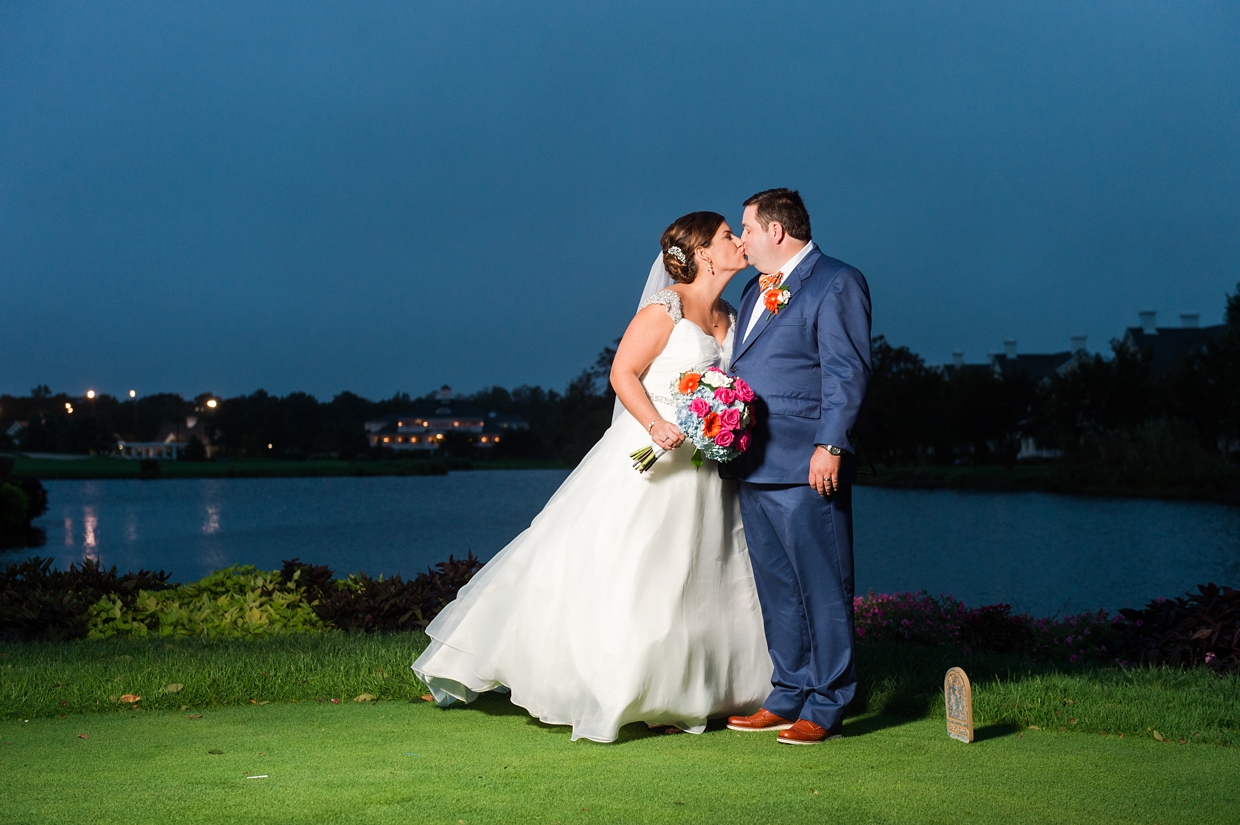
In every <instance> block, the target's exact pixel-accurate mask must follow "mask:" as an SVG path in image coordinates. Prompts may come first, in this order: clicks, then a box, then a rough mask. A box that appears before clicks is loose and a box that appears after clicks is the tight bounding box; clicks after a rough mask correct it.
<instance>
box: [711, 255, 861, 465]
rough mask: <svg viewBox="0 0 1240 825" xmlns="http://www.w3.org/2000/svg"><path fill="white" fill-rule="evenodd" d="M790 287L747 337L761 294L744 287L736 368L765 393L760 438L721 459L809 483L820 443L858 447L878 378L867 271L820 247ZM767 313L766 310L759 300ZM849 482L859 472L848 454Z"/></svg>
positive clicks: (760, 397) (790, 278)
mask: <svg viewBox="0 0 1240 825" xmlns="http://www.w3.org/2000/svg"><path fill="white" fill-rule="evenodd" d="M784 288H785V289H787V290H788V292H790V293H791V297H790V298H789V299H788V304H787V306H785V307H784V308H783V309H782V310H780V311H779V313H778V314H776V315H770V316H769V317H766V318H761V317H760V318H759V319H758V323H757V326H755V327H754V329H753V332H752V333H751V334H750V335H748V336H746V337H745V338H743V339H742V338H741V337H740V336H742V335H744V332H745V330H746V329H747V328H748V326H749V319H750V317H751V316H752V314H753V312H754V305H755V303H756V302H757V300H758V279H757V278H754V279H753V280H752V281H750V282H749V283H748V284H746V285H745V291H744V294H743V295H742V296H741V310H740V317H739V318H737V321H736V333H735V336H734V340H735V343H734V344H733V352H732V362H731V366H730V368H729V369H730V371H731V372H732V373H733V374H735V375H739V376H740V377H741V378H743V379H744V380H745V381H746V382H747V383H748V384H749V385H750V386H751V387H752V388H753V391H754V393H755V395H756V396H757V398H756V399H755V402H754V412H755V414H756V419H757V420H756V423H755V425H754V431H753V441H752V444H751V446H750V448H749V450H748V452H746V453H745V454H744V455H742V456H740V457H739V458H737V459H735V460H734V461H731V462H729V463H728V464H723V465H720V466H721V469H722V470H723V472H724V473H726V474H727V475H731V476H735V477H736V478H740V479H743V480H745V481H749V482H753V483H756V484H806V483H808V479H809V460H810V456H811V454H812V453H813V451H814V445H815V444H832V445H834V446H836V447H842V448H844V449H847V450H853V449H854V446H853V441H852V434H853V429H854V428H855V427H856V425H857V416H858V414H859V413H860V412H861V404H862V402H863V401H864V400H865V393H866V389H867V388H868V387H869V383H870V372H871V368H870V288H869V285H868V284H867V283H866V281H865V276H863V275H862V274H861V273H860V272H858V271H857V270H856V269H855V268H853V267H851V266H849V265H848V264H846V263H844V262H843V261H837V260H836V259H835V258H830V257H828V256H826V255H824V254H822V251H821V250H819V249H818V248H817V247H815V248H814V249H812V250H811V251H810V252H809V254H807V255H806V256H805V258H804V259H803V260H802V261H801V263H800V264H798V265H797V267H796V268H795V269H794V270H793V271H792V272H790V273H788V275H787V277H786V278H785V279H784ZM758 311H759V312H762V313H763V314H764V315H765V314H766V311H765V310H763V309H761V308H759V310H758ZM842 475H843V479H842V480H843V481H847V482H851V481H854V480H855V479H856V460H855V458H854V456H853V455H846V456H845V462H844V466H843V473H842Z"/></svg>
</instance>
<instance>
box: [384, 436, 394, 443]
mask: <svg viewBox="0 0 1240 825" xmlns="http://www.w3.org/2000/svg"><path fill="white" fill-rule="evenodd" d="M391 440H392V439H390V438H388V437H387V436H386V435H385V436H383V443H384V444H387V443H388V442H389V441H391Z"/></svg>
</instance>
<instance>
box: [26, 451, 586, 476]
mask: <svg viewBox="0 0 1240 825" xmlns="http://www.w3.org/2000/svg"><path fill="white" fill-rule="evenodd" d="M559 469H571V468H570V467H569V466H568V465H567V464H565V463H564V462H561V461H556V460H551V459H548V460H544V459H534V458H499V459H469V458H412V459H403V458H380V459H367V460H353V461H347V460H344V459H331V458H329V459H317V458H313V459H306V460H304V461H295V460H289V459H279V458H237V459H232V458H220V459H215V460H210V461H183V460H178V461H135V460H132V459H123V458H110V457H103V456H80V457H78V456H74V457H65V458H32V457H27V456H24V455H21V454H17V455H16V456H15V458H14V462H13V470H12V474H13V477H14V478H37V479H39V480H41V481H60V480H68V479H81V480H88V479H125V478H131V479H148V480H153V479H161V478H314V477H318V476H435V475H446V474H447V473H448V472H450V471H451V472H458V471H464V470H559Z"/></svg>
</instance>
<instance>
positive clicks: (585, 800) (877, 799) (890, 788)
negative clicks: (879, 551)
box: [0, 633, 1240, 825]
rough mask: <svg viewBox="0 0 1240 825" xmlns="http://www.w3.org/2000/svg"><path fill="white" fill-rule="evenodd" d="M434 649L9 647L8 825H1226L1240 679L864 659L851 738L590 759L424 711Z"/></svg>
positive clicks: (747, 740)
mask: <svg viewBox="0 0 1240 825" xmlns="http://www.w3.org/2000/svg"><path fill="white" fill-rule="evenodd" d="M425 643H426V637H425V636H423V635H422V634H416V633H411V634H388V635H379V634H376V635H368V636H363V635H347V634H343V633H330V634H321V635H316V636H300V637H276V638H270V639H260V640H216V641H211V640H207V641H203V640H198V639H183V640H176V641H167V640H162V639H143V640H108V641H85V640H83V641H77V642H69V643H62V644H55V643H42V644H40V643H29V644H13V643H0V771H2V772H3V773H2V774H0V775H3V776H4V779H5V781H6V792H5V793H4V794H3V795H0V822H4V823H56V822H64V823H92V822H118V823H120V822H124V823H131V822H132V823H144V822H151V823H161V825H162V824H163V823H180V822H210V823H225V822H245V823H263V822H272V823H285V822H287V823H297V822H315V823H319V822H323V823H330V822H366V823H372V822H373V823H385V822H393V823H396V822H399V823H420V822H436V823H437V822H442V823H447V824H448V825H451V823H458V825H459V823H460V822H466V823H475V822H543V823H548V824H549V825H550V823H555V822H560V823H569V822H620V823H631V822H664V821H666V822H710V823H718V822H744V823H748V822H772V823H787V822H837V821H838V822H871V821H873V822H902V823H903V822H956V821H958V820H959V821H965V822H968V821H978V822H994V821H1002V822H1036V823H1043V822H1072V823H1076V822H1150V823H1154V822H1157V823H1171V822H1186V823H1188V822H1191V823H1200V822H1210V823H1214V822H1240V781H1238V779H1240V748H1237V747H1234V745H1237V744H1240V677H1237V676H1235V675H1232V676H1228V677H1218V676H1215V675H1214V674H1212V673H1210V672H1208V671H1205V670H1196V671H1187V672H1183V671H1173V670H1167V669H1133V670H1121V669H1118V668H1079V669H1076V670H1071V671H1067V670H1060V669H1056V668H1053V667H1050V666H1044V667H1040V668H1035V667H1032V666H1029V665H1027V664H1022V663H1021V661H1020V660H1019V659H1017V658H1015V657H999V656H981V655H976V654H975V655H972V656H965V655H962V654H959V653H955V652H952V651H949V650H945V649H941V648H925V647H920V646H916V645H908V644H893V643H883V644H875V643H872V642H871V643H862V644H861V645H860V648H859V654H858V657H859V662H860V664H861V673H862V684H861V689H860V692H859V696H858V701H857V703H856V704H857V709H858V713H857V715H854V716H852V717H850V718H849V719H848V720H847V721H846V722H845V728H844V730H845V734H846V737H845V738H844V739H843V740H840V741H836V742H830V743H827V744H824V745H821V746H817V747H812V748H794V747H789V746H780V745H777V744H776V743H775V741H774V737H773V735H765V734H744V735H741V734H736V733H732V732H730V731H727V730H723V729H717V726H716V729H713V730H711V731H708V732H707V733H706V734H703V735H701V736H688V735H681V736H653V735H649V734H648V733H647V732H646V731H645V730H644V728H643V727H642V726H640V725H635V726H630V727H628V728H626V729H625V730H624V731H623V736H622V739H621V741H619V742H617V743H614V744H611V745H599V744H595V743H590V742H585V741H582V742H570V741H569V733H568V730H567V729H565V728H554V727H548V726H544V725H541V724H539V723H537V722H535V721H533V720H531V719H530V718H529V717H528V716H527V715H526V714H525V713H524V711H522V710H521V709H519V708H515V707H513V706H512V705H511V704H509V703H508V702H507V701H506V700H504V699H503V698H502V697H485V698H484V699H482V700H480V701H479V702H478V703H476V704H474V705H472V706H468V707H458V708H451V709H448V710H446V711H445V710H440V709H438V708H436V707H434V706H433V705H430V704H428V703H426V702H423V701H421V700H420V699H419V697H420V696H421V694H422V693H423V692H424V691H425V687H424V686H423V685H422V684H421V683H420V682H419V681H418V680H417V679H416V678H414V677H413V675H412V674H411V672H410V670H409V663H410V662H411V661H412V660H413V658H414V657H415V656H416V655H417V653H418V651H420V650H421V649H422V647H423V646H424V645H425ZM949 664H961V665H963V666H964V667H965V668H966V669H967V670H968V671H969V672H970V674H971V675H972V676H973V679H974V686H975V718H976V719H977V723H978V726H979V736H978V741H977V742H975V743H974V744H972V745H964V744H962V743H959V742H955V741H953V740H950V739H948V738H947V736H946V732H945V728H944V723H943V720H942V713H943V707H942V696H941V693H940V689H941V685H942V678H943V672H944V670H945V669H946V666H948V665H949ZM363 693H367V694H370V695H372V696H375V697H377V699H378V700H377V701H367V702H360V703H359V702H357V701H354V700H355V699H356V698H358V697H359V695H360V694H363ZM123 694H135V695H138V696H141V697H142V698H141V699H140V700H139V701H138V702H137V704H136V707H135V709H131V708H130V705H129V704H128V703H127V702H123V701H118V699H119V697H120V696H121V695H123ZM333 699H335V700H337V702H333V701H332V700H333ZM1103 731H1105V734H1104V733H1103ZM1154 731H1158V732H1159V733H1158V735H1159V736H1161V737H1162V738H1163V740H1165V741H1157V740H1156V739H1155V736H1154ZM81 737H85V738H81ZM1181 739H1182V740H1184V744H1180V740H1181ZM212 750H220V751H223V753H218V754H213V753H210V751H212ZM247 774H249V775H253V774H266V775H267V778H265V779H247V778H246V776H247ZM814 791H817V793H816V794H815V793H814Z"/></svg>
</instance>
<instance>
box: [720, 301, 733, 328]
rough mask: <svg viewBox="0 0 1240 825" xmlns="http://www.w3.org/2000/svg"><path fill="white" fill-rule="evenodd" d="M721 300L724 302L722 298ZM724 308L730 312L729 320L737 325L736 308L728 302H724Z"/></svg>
mask: <svg viewBox="0 0 1240 825" xmlns="http://www.w3.org/2000/svg"><path fill="white" fill-rule="evenodd" d="M719 300H721V301H723V299H722V298H720V299H719ZM723 308H724V309H726V310H727V311H728V320H730V321H731V322H732V323H733V324H735V323H736V307H734V306H732V305H731V304H729V303H728V302H727V301H723Z"/></svg>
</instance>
